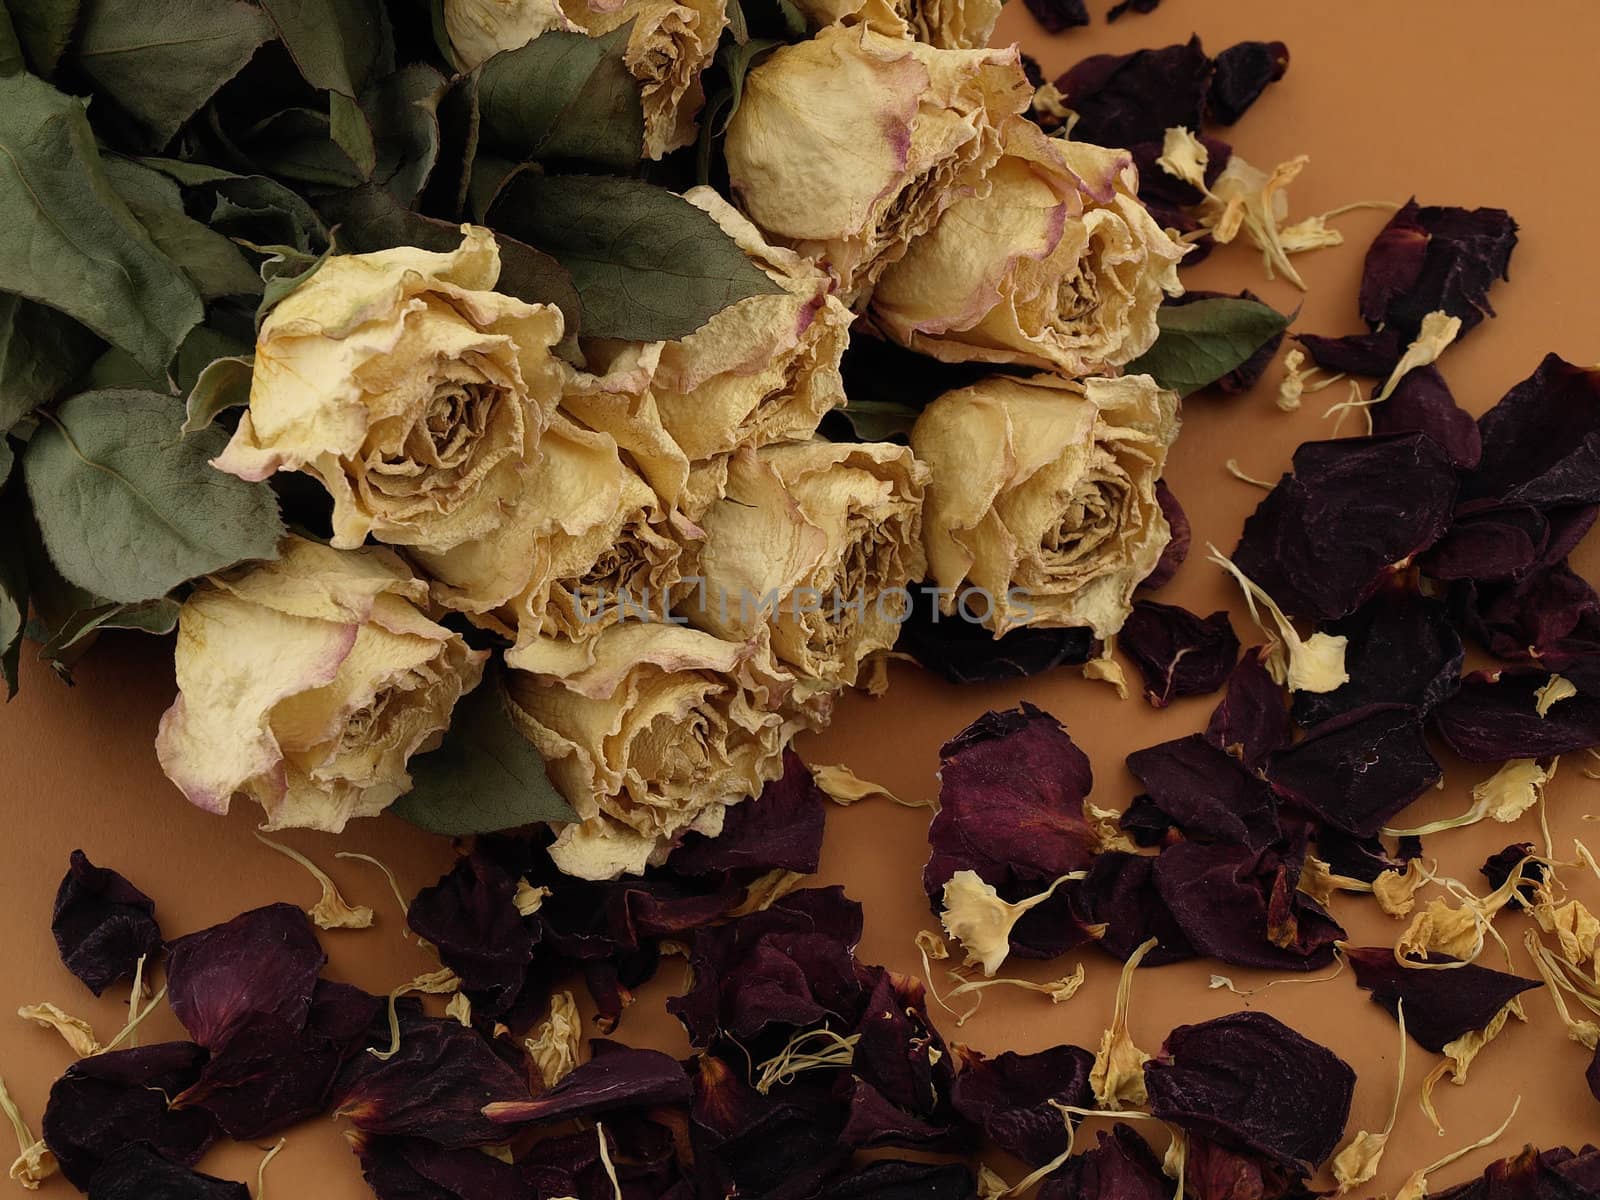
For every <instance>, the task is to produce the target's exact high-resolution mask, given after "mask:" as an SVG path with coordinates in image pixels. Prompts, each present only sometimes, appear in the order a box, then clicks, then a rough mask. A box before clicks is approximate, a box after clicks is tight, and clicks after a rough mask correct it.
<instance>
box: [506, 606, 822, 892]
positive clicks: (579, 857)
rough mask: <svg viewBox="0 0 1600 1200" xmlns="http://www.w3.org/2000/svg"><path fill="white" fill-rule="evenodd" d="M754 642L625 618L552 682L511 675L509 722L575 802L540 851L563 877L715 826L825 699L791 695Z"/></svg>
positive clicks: (774, 767) (624, 863) (629, 866)
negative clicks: (590, 656)
mask: <svg viewBox="0 0 1600 1200" xmlns="http://www.w3.org/2000/svg"><path fill="white" fill-rule="evenodd" d="M794 690H795V680H794V678H793V676H791V675H789V674H787V673H785V672H783V671H782V670H781V669H779V667H778V666H777V664H776V662H775V661H774V659H773V658H772V653H771V650H770V649H769V648H768V647H767V646H766V645H765V643H764V641H762V640H757V641H752V642H747V643H739V642H727V641H723V640H722V639H721V638H717V637H714V636H712V635H711V634H709V633H703V632H701V631H699V630H695V629H689V628H685V627H683V626H681V625H677V624H660V623H655V624H646V623H642V622H637V621H633V622H622V623H620V624H618V625H616V626H613V627H612V628H611V629H608V630H607V631H606V632H605V633H604V634H602V635H601V636H600V637H599V638H598V639H596V642H595V649H594V665H593V666H591V667H589V668H587V669H586V670H583V671H580V672H578V673H577V674H575V675H572V676H570V677H569V678H567V679H566V680H565V681H564V683H563V685H562V686H559V687H557V686H551V685H548V684H544V683H541V682H540V681H539V680H538V679H536V678H535V677H533V676H531V675H528V674H526V673H523V672H514V673H513V674H512V676H511V683H510V694H511V702H512V707H511V714H512V719H513V721H514V722H515V723H516V725H517V726H518V728H520V729H521V730H522V732H523V734H524V735H525V736H526V737H527V738H528V739H529V740H530V741H532V742H533V744H534V745H535V746H537V747H538V749H539V752H540V753H541V754H543V755H544V758H545V764H546V767H547V768H548V770H549V772H550V778H551V780H552V781H553V782H554V783H555V785H556V787H557V788H558V789H559V790H560V792H561V793H562V795H564V796H566V798H567V800H568V802H569V803H570V804H571V805H572V806H573V807H574V808H575V809H576V810H577V813H578V816H579V818H580V819H579V821H577V822H575V823H572V824H569V825H568V826H567V827H566V828H565V829H564V830H562V832H561V835H560V837H559V838H557V840H556V843H555V845H554V846H553V847H552V848H551V856H552V857H553V858H554V859H555V860H556V862H557V863H558V864H559V865H560V866H561V868H562V869H563V870H564V871H566V872H567V873H568V874H572V875H578V876H581V877H583V878H586V879H609V878H612V877H614V876H616V875H618V874H620V873H622V872H624V871H627V872H631V873H634V874H637V873H639V872H642V871H643V870H644V868H645V865H646V863H647V862H648V861H650V859H651V858H652V856H656V855H658V854H662V855H664V854H665V852H666V851H667V850H669V849H670V848H671V845H672V843H673V841H674V840H675V839H676V838H678V837H679V836H680V835H681V834H683V833H686V832H688V831H689V830H691V829H693V830H697V831H699V832H701V833H707V834H715V833H717V832H718V831H719V830H720V829H721V828H722V819H723V816H724V814H725V811H726V809H727V807H728V806H729V805H733V804H738V803H740V802H741V801H743V800H745V799H747V798H748V797H751V796H754V795H757V794H759V793H760V791H761V789H762V785H763V784H765V783H766V781H767V780H769V779H773V778H776V777H777V776H778V775H779V774H781V773H782V770H783V751H784V748H785V747H786V746H787V745H788V743H789V740H790V738H791V737H792V736H793V735H794V734H795V733H796V732H797V731H798V730H800V729H801V728H803V727H805V726H807V725H810V724H814V723H817V722H819V721H820V720H821V719H822V717H823V715H824V711H825V709H826V707H827V705H828V701H829V697H828V696H827V695H825V694H819V695H817V696H816V697H814V698H813V699H812V700H811V701H809V702H808V703H807V704H805V705H804V706H801V705H798V704H795V703H793V695H792V693H793V692H794Z"/></svg>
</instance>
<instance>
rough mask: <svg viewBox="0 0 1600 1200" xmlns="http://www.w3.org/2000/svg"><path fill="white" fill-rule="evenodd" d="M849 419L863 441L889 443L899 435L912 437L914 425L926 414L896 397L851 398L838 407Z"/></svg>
mask: <svg viewBox="0 0 1600 1200" xmlns="http://www.w3.org/2000/svg"><path fill="white" fill-rule="evenodd" d="M836 411H837V412H838V415H839V416H840V417H841V418H843V419H844V420H845V421H847V422H849V424H850V428H851V429H852V430H854V431H855V435H856V438H857V439H858V440H860V441H863V442H887V441H892V440H893V439H895V438H897V437H898V438H909V437H910V436H911V427H912V426H913V425H915V424H916V423H917V418H918V417H919V416H921V415H922V412H921V410H920V409H917V408H913V407H912V406H911V405H909V404H897V403H895V402H894V401H892V400H851V401H850V402H849V403H848V404H846V405H845V407H843V408H841V409H838V410H836Z"/></svg>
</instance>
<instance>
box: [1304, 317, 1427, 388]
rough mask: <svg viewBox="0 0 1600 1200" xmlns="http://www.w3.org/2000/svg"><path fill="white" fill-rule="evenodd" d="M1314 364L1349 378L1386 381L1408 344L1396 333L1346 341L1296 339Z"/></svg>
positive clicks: (1311, 335)
mask: <svg viewBox="0 0 1600 1200" xmlns="http://www.w3.org/2000/svg"><path fill="white" fill-rule="evenodd" d="M1294 336H1295V340H1297V341H1298V342H1299V343H1300V345H1301V346H1303V347H1305V352H1306V353H1307V354H1309V355H1310V356H1311V361H1312V362H1314V363H1316V364H1317V366H1319V367H1321V368H1322V369H1323V370H1324V371H1337V372H1342V373H1344V374H1347V375H1370V376H1372V377H1373V378H1375V379H1387V378H1388V376H1389V373H1390V372H1391V371H1393V370H1394V368H1395V365H1396V364H1397V363H1398V362H1399V361H1400V356H1401V355H1402V354H1404V353H1405V351H1406V346H1405V342H1404V341H1403V340H1402V339H1401V337H1400V334H1399V333H1397V332H1396V331H1395V330H1393V329H1385V330H1383V331H1382V332H1380V333H1352V334H1349V335H1347V336H1345V337H1323V336H1321V335H1319V334H1315V333H1297V334H1295V335H1294Z"/></svg>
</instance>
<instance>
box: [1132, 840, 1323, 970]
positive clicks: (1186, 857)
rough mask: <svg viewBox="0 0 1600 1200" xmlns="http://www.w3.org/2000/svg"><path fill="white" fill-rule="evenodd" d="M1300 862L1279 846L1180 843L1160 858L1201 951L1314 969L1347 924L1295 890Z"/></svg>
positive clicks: (1181, 921) (1172, 904)
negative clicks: (1342, 924) (1288, 857)
mask: <svg viewBox="0 0 1600 1200" xmlns="http://www.w3.org/2000/svg"><path fill="white" fill-rule="evenodd" d="M1299 875H1300V872H1299V868H1298V866H1296V865H1293V864H1290V863H1287V862H1285V861H1284V860H1283V858H1282V857H1281V856H1280V855H1279V854H1277V853H1276V852H1275V851H1273V850H1261V851H1251V850H1250V849H1249V848H1248V847H1245V846H1230V845H1226V844H1224V843H1221V842H1218V843H1215V844H1213V845H1203V844H1201V843H1199V842H1179V843H1177V844H1176V845H1173V846H1168V847H1167V848H1166V849H1165V850H1163V851H1162V852H1161V853H1160V855H1159V856H1157V858H1156V864H1155V882H1156V888H1157V890H1158V891H1159V892H1160V893H1161V899H1162V900H1163V901H1165V902H1166V905H1167V907H1168V908H1169V909H1170V910H1171V912H1172V915H1173V918H1174V919H1175V920H1176V921H1177V923H1178V926H1179V927H1180V928H1181V929H1182V930H1183V932H1184V935H1185V936H1186V937H1187V938H1188V939H1189V941H1190V942H1191V943H1192V944H1193V946H1194V948H1195V949H1196V950H1198V951H1199V952H1200V953H1201V954H1205V955H1209V956H1211V957H1212V958H1217V959H1221V960H1222V961H1223V962H1226V963H1232V964H1234V965H1235V966H1241V967H1261V968H1263V969H1266V970H1277V971H1315V970H1318V969H1319V968H1321V967H1325V966H1327V965H1328V964H1329V963H1331V962H1332V961H1333V955H1334V945H1335V943H1336V942H1339V941H1341V940H1343V938H1344V936H1345V935H1344V930H1343V929H1341V928H1340V927H1339V924H1338V922H1336V921H1335V920H1334V919H1333V918H1332V917H1330V916H1329V915H1328V914H1327V911H1326V910H1325V909H1323V907H1322V906H1321V905H1320V904H1318V903H1317V902H1316V901H1314V900H1312V899H1311V898H1310V897H1309V896H1307V895H1305V894H1304V893H1302V892H1299V891H1298V890H1296V885H1297V883H1298V882H1299Z"/></svg>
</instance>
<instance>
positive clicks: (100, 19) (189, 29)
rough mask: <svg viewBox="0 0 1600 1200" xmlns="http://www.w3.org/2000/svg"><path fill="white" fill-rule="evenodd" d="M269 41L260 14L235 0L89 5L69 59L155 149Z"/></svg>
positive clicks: (93, 0) (106, 0)
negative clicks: (139, 127)
mask: <svg viewBox="0 0 1600 1200" xmlns="http://www.w3.org/2000/svg"><path fill="white" fill-rule="evenodd" d="M271 37H272V26H271V24H270V23H269V22H268V21H267V19H266V17H265V15H263V13H262V11H261V10H260V9H259V8H257V7H256V6H255V5H253V4H245V3H243V0H144V2H143V3H140V4H119V3H117V2H116V0H90V2H89V3H86V4H84V6H83V25H82V28H81V29H80V31H79V35H78V42H77V49H76V54H75V58H76V61H77V65H78V66H79V67H81V68H82V70H83V72H84V73H85V74H86V75H88V76H89V78H90V79H91V80H93V82H94V84H95V87H96V90H98V91H100V92H101V93H103V94H104V95H107V96H109V97H111V99H113V100H115V101H116V102H117V104H119V105H120V106H121V107H122V108H124V109H126V110H127V111H128V113H129V114H130V115H132V116H133V117H134V119H135V120H137V121H138V122H139V124H140V125H142V126H143V127H144V128H145V130H146V131H147V133H148V135H149V141H148V145H149V146H150V147H151V148H153V149H155V148H159V147H161V146H164V145H166V144H167V143H168V142H170V141H171V140H172V138H173V135H174V134H176V133H177V132H178V129H179V127H180V126H182V125H183V123H184V122H185V121H187V120H188V119H189V118H190V117H192V116H194V114H195V112H196V111H198V110H199V108H200V107H201V105H203V104H205V102H206V101H207V100H209V99H211V97H212V96H213V95H214V94H215V93H216V91H217V89H218V88H220V87H221V86H222V85H223V84H225V83H227V82H228V80H230V79H232V78H233V77H234V76H235V75H237V74H238V73H239V72H240V71H241V70H242V69H243V68H244V65H245V64H246V63H247V62H249V61H250V57H251V56H252V55H253V54H255V52H256V49H257V48H258V47H259V46H260V45H261V44H262V43H263V42H266V41H268V40H269V39H270V38H271Z"/></svg>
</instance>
